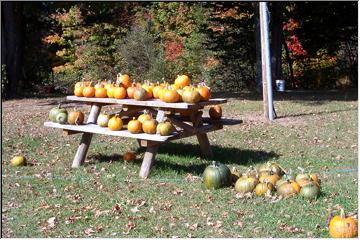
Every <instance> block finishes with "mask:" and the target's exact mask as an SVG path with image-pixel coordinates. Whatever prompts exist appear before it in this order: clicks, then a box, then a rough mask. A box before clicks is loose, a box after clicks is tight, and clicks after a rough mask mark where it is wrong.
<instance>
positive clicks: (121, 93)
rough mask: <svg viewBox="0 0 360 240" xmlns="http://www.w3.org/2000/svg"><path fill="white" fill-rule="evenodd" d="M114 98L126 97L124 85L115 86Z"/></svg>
mask: <svg viewBox="0 0 360 240" xmlns="http://www.w3.org/2000/svg"><path fill="white" fill-rule="evenodd" d="M114 98H116V99H124V98H126V89H125V88H124V87H119V86H117V87H115V89H114Z"/></svg>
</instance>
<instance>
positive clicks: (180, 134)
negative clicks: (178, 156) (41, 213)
mask: <svg viewBox="0 0 360 240" xmlns="http://www.w3.org/2000/svg"><path fill="white" fill-rule="evenodd" d="M222 128H223V126H222V125H221V124H209V125H205V126H202V127H200V128H197V129H196V132H188V131H178V134H177V135H175V136H172V137H170V138H169V139H168V141H170V140H176V139H181V138H186V137H191V136H194V135H197V134H201V133H208V132H213V131H216V130H219V129H222Z"/></svg>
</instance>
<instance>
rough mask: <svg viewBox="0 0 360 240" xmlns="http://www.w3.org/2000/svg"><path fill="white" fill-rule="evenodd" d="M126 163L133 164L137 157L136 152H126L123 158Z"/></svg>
mask: <svg viewBox="0 0 360 240" xmlns="http://www.w3.org/2000/svg"><path fill="white" fill-rule="evenodd" d="M123 159H124V161H126V162H131V161H134V160H135V159H136V155H135V153H134V152H126V153H125V154H124V156H123Z"/></svg>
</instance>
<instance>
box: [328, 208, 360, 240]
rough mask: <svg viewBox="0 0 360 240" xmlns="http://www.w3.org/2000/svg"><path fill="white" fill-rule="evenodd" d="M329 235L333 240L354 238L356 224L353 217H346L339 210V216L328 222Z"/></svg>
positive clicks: (342, 211)
mask: <svg viewBox="0 0 360 240" xmlns="http://www.w3.org/2000/svg"><path fill="white" fill-rule="evenodd" d="M329 233H330V236H331V237H333V238H355V237H357V236H358V222H357V220H356V219H355V218H353V217H346V216H345V213H344V209H341V210H340V216H335V217H333V218H332V219H331V220H330V223H329Z"/></svg>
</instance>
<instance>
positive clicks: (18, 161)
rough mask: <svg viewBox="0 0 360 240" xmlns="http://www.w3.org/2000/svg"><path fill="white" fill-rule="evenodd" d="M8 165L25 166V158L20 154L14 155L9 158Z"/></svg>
mask: <svg viewBox="0 0 360 240" xmlns="http://www.w3.org/2000/svg"><path fill="white" fill-rule="evenodd" d="M10 165H11V166H13V167H18V166H26V158H25V157H24V156H22V155H20V156H15V157H13V158H12V159H11V160H10Z"/></svg>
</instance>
